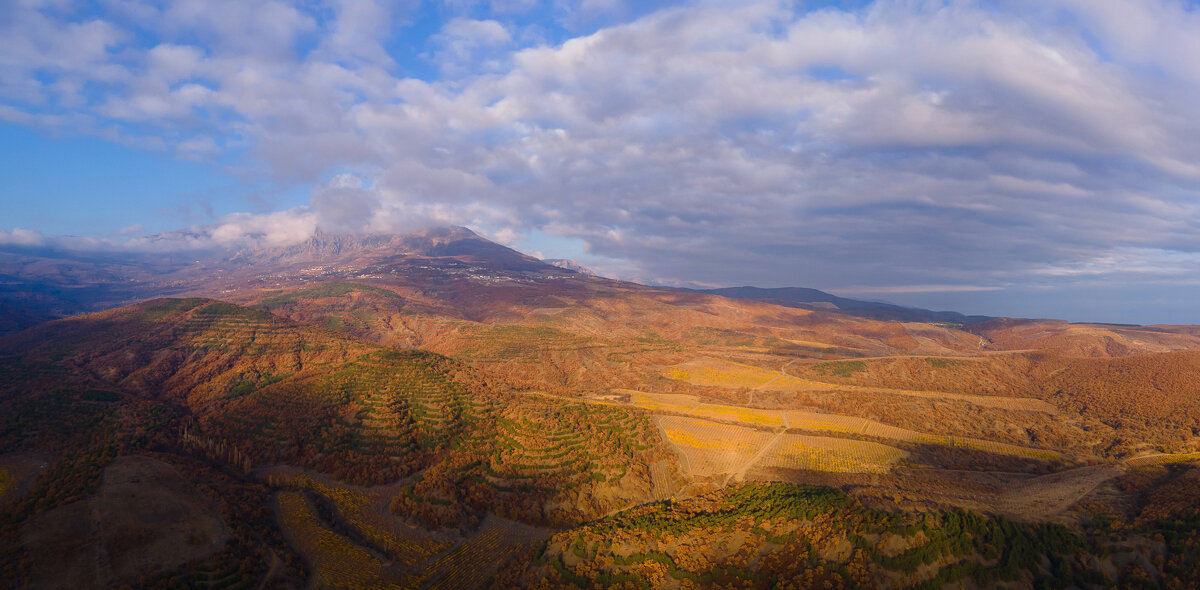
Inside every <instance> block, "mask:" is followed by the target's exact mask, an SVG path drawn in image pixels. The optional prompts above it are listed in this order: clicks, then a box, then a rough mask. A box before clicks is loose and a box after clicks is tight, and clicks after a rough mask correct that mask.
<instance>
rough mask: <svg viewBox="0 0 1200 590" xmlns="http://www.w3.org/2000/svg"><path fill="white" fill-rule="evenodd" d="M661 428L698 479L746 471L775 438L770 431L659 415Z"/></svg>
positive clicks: (683, 461)
mask: <svg viewBox="0 0 1200 590" xmlns="http://www.w3.org/2000/svg"><path fill="white" fill-rule="evenodd" d="M656 420H657V422H658V425H659V428H661V429H662V431H663V434H664V435H665V436H666V438H667V440H668V441H670V442H671V444H672V445H674V446H675V449H676V450H677V451H678V452H679V456H680V461H679V462H680V464H681V465H682V466H683V468H684V470H685V472H687V473H688V474H690V475H692V476H694V477H710V476H719V475H725V474H730V473H734V472H737V471H739V470H742V469H743V468H744V467H745V466H746V464H747V463H748V462H749V461H750V460H751V459H752V458H753V457H754V455H755V454H756V453H758V452H759V451H760V450H762V448H763V447H764V446H766V445H767V444H768V443H770V442H771V441H772V439H773V438H774V437H775V435H774V434H772V433H770V432H764V431H761V430H755V429H753V428H746V427H744V426H731V425H727V424H719V423H716V422H709V421H707V420H696V419H690V418H681V417H678V416H659V417H657V418H656Z"/></svg>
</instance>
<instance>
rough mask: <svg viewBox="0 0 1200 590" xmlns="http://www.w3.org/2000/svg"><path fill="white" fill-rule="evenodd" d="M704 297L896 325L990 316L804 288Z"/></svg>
mask: <svg viewBox="0 0 1200 590" xmlns="http://www.w3.org/2000/svg"><path fill="white" fill-rule="evenodd" d="M697 292H700V293H711V294H713V295H720V296H722V297H732V298H735V299H758V300H762V301H772V302H776V303H780V304H782V305H791V306H796V307H802V308H804V309H822V310H836V311H839V312H841V313H845V314H849V315H853V316H858V317H864V318H871V319H876V320H885V321H892V322H944V323H953V324H962V325H971V324H976V323H979V322H985V321H987V320H990V319H992V318H990V317H988V316H978V315H976V316H968V315H963V314H961V313H957V312H953V311H930V310H927V309H920V308H916V307H904V306H900V305H894V304H891V303H883V302H878V301H862V300H859V299H847V298H845V297H838V296H837V295H832V294H830V293H826V292H824V291H818V290H816V289H807V288H804V287H777V288H769V289H767V288H761V287H749V286H747V287H723V288H719V289H701V290H697Z"/></svg>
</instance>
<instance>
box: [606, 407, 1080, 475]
mask: <svg viewBox="0 0 1200 590" xmlns="http://www.w3.org/2000/svg"><path fill="white" fill-rule="evenodd" d="M614 391H615V392H617V393H622V394H626V395H628V396H629V403H630V404H632V405H635V406H637V407H639V408H643V409H645V410H649V411H654V412H663V413H669V414H684V415H688V416H695V417H697V418H705V419H708V420H714V421H720V422H736V423H739V424H745V425H747V426H751V427H756V428H778V427H780V426H784V427H787V428H789V429H797V430H806V431H813V432H830V433H836V434H841V435H846V436H862V437H872V438H876V439H886V440H894V441H900V442H907V443H912V444H919V445H935V446H941V447H950V448H955V449H968V450H975V451H983V452H986V453H993V454H997V455H1005V456H1012V457H1022V458H1027V459H1037V460H1042V461H1056V460H1060V459H1062V455H1061V454H1060V453H1058V452H1056V451H1052V450H1046V449H1036V448H1031V447H1023V446H1019V445H1013V444H1008V443H1002V442H995V441H989V440H984V439H978V438H970V437H960V436H946V435H935V434H925V433H920V432H916V431H913V430H908V429H905V428H900V427H897V426H891V425H888V424H883V423H881V422H877V421H874V420H868V419H866V418H859V417H855V416H844V415H840V414H828V413H819V412H811V411H807V410H765V409H760V408H748V407H743V406H731V405H724V404H711V403H704V402H702V401H700V398H698V397H696V396H691V395H683V394H655V393H645V392H640V391H633V390H624V389H618V390H614ZM673 440H674V439H673Z"/></svg>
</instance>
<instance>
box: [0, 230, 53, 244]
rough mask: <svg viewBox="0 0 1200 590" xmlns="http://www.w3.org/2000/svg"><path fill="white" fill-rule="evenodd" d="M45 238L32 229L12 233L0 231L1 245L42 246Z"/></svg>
mask: <svg viewBox="0 0 1200 590" xmlns="http://www.w3.org/2000/svg"><path fill="white" fill-rule="evenodd" d="M44 243H45V238H44V237H42V234H41V232H39V231H37V230H32V229H21V228H19V227H18V228H16V229H13V230H12V231H7V232H6V231H4V230H0V244H3V245H12V246H41V245H42V244H44Z"/></svg>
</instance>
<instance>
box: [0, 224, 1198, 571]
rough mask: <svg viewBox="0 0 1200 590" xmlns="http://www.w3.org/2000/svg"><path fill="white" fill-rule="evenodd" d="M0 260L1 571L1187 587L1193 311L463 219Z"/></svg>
mask: <svg viewBox="0 0 1200 590" xmlns="http://www.w3.org/2000/svg"><path fill="white" fill-rule="evenodd" d="M57 256H65V255H63V254H61V253H60V254H57ZM18 258H20V257H19V256H18V255H17V254H11V253H10V254H9V258H8V259H6V260H8V262H7V264H9V265H10V267H8V268H9V270H8V271H6V272H9V273H12V274H11V276H18V277H19V281H11V282H9V283H8V284H7V287H6V288H7V289H8V290H7V291H5V293H6V295H5V298H4V299H3V302H4V303H3V304H4V305H5V306H19V305H22V302H26V303H28V302H31V301H32V302H33V303H32V304H29V305H26V306H25V307H24V308H23V309H26V312H25V313H24V315H20V316H11V317H13V318H16V319H21V318H25V319H28V322H27V323H29V324H30V325H28V326H25V325H22V326H20V328H23V329H20V330H16V329H14V330H11V331H10V332H11V333H10V334H9V335H7V336H5V337H3V338H0V409H2V410H3V411H2V412H0V512H3V521H2V525H0V572H3V578H4V579H5V580H13V581H15V582H16V583H15V584H13V585H14V587H72V586H78V585H80V584H83V585H84V586H86V583H83V582H80V580H85V579H95V580H102V581H103V583H102V584H100V586H110V585H111V586H121V585H129V586H134V587H168V588H174V587H199V588H299V587H328V588H394V587H398V588H508V587H518V586H519V587H545V588H560V587H562V588H574V587H578V588H592V587H619V588H638V587H641V588H658V587H665V588H695V587H705V588H707V587H715V588H746V587H748V588H772V587H796V588H809V587H829V588H843V587H844V588H855V587H857V588H874V587H883V588H908V587H923V588H935V587H942V586H944V585H946V584H957V585H958V586H957V587H968V588H991V587H1025V586H1038V587H1053V588H1069V587H1079V588H1093V587H1095V588H1101V587H1104V588H1106V587H1111V586H1114V585H1116V586H1118V587H1136V584H1138V583H1140V582H1137V580H1148V581H1149V582H1148V583H1151V584H1157V585H1160V586H1162V587H1170V588H1185V587H1188V585H1189V584H1191V583H1193V582H1195V581H1196V578H1195V575H1196V572H1197V568H1196V567H1195V565H1196V563H1197V559H1200V544H1198V543H1197V542H1196V539H1197V536H1196V535H1197V534H1198V531H1200V527H1197V518H1198V517H1197V514H1196V511H1195V506H1197V505H1200V497H1197V493H1200V492H1197V490H1200V486H1194V485H1192V484H1194V483H1195V481H1197V480H1196V478H1197V477H1200V475H1198V474H1200V401H1198V400H1200V398H1197V396H1196V395H1195V391H1196V387H1197V384H1200V330H1197V329H1195V328H1193V327H1187V326H1151V327H1127V326H1102V325H1080V324H1066V323H1065V322H1055V321H1049V320H1037V321H1033V320H1007V319H995V318H982V317H974V318H965V317H958V316H946V315H938V316H928V315H922V313H924V312H922V311H921V310H916V311H911V310H910V311H905V310H906V309H907V308H898V307H896V308H893V307H895V306H893V307H887V308H881V307H879V306H874V307H871V306H856V305H853V304H851V303H847V301H850V300H833V301H826V302H824V303H823V305H828V306H833V307H832V308H829V307H823V306H816V307H813V306H808V307H805V306H800V305H799V304H797V303H796V302H794V301H793V302H788V301H778V300H771V299H769V298H768V299H751V298H727V297H724V296H722V295H718V294H711V293H700V292H691V291H683V290H675V289H668V288H661V287H649V286H644V285H637V284H632V283H625V282H620V281H614V280H610V279H604V278H602V277H596V276H592V275H587V274H580V273H576V272H574V271H571V270H569V269H563V268H558V267H554V266H550V265H547V264H543V263H541V262H540V261H537V260H536V259H533V258H530V257H528V256H524V255H522V254H519V253H517V252H515V251H512V250H509V249H507V248H504V247H502V246H499V245H496V244H493V243H491V242H488V241H486V240H484V239H482V238H479V237H478V236H475V235H474V234H471V233H470V232H469V231H467V230H465V229H461V228H449V229H444V230H435V231H430V232H426V233H424V234H415V235H411V236H377V237H371V238H366V239H359V240H352V239H350V238H345V237H335V236H324V237H320V238H314V239H313V240H312V241H310V242H309V243H308V244H306V245H302V246H297V247H290V248H284V249H278V250H272V251H266V250H264V251H251V252H238V253H233V254H228V253H226V254H223V255H222V257H214V258H205V259H203V261H201V262H191V263H185V262H182V261H178V260H159V261H153V265H156V266H154V268H156V269H159V270H161V271H162V273H163V274H161V275H156V276H157V277H158V278H155V279H152V280H150V279H145V280H143V279H141V278H138V275H135V274H130V273H133V271H132V270H129V269H130V268H135V266H134V265H132V263H125V264H123V265H118V266H117V267H113V268H107V267H106V266H105V265H106V264H109V263H107V262H104V261H95V260H92V261H84V262H78V263H77V264H75V265H74V266H64V264H61V263H60V264H57V265H51V267H52V268H55V269H58V270H56V271H55V272H56V274H53V275H47V274H44V273H43V274H41V275H37V276H35V275H33V274H30V273H32V272H33V270H31V269H44V268H46V267H47V265H48V264H49V263H48V262H46V260H47V258H46V255H45V253H41V254H39V256H37V257H33V258H35V260H33V261H30V260H27V259H25V258H20V263H19V264H18V263H17V262H14V261H15V260H17V259H18ZM27 258H28V257H27ZM144 264H151V263H150V262H144ZM63 268H71V269H72V271H71V272H70V273H68V272H66V271H65V270H62V269H63ZM13 269H16V270H13ZM101 270H103V271H104V272H100V271H101ZM39 272H40V271H39ZM20 273H25V274H20ZM105 273H107V274H105ZM122 273H124V274H122ZM84 275H86V278H87V280H86V281H84V280H83V278H82V277H84ZM64 276H66V277H69V280H70V281H72V282H73V284H76V285H83V284H84V283H88V284H90V286H77V287H75V288H76V289H78V290H76V291H71V297H72V299H70V300H68V299H65V298H61V297H60V298H58V299H54V298H53V297H50V296H46V297H41V298H39V297H34V296H33V295H31V293H34V292H40V293H43V294H46V293H50V294H53V293H57V292H59V291H62V290H63V289H66V287H65V286H64V284H65V283H63V282H62V281H63V280H65V279H62V278H61V277H64ZM104 276H109V277H110V278H109V279H104ZM111 277H117V278H115V279H113V278H111ZM163 277H165V278H163ZM38 281H42V282H43V283H47V282H48V283H47V284H48V286H46V285H41V283H39V282H38ZM54 281H58V282H54ZM105 281H118V282H120V283H121V284H122V285H124V286H123V287H122V289H124V290H125V291H124V293H125V295H122V296H121V297H126V296H127V297H128V298H131V299H133V300H135V301H133V302H128V301H125V300H123V299H122V300H117V299H112V298H111V297H110V296H111V295H112V293H114V291H113V289H114V287H111V286H108V283H106V282H105ZM18 285H25V286H26V287H27V288H26V290H25V291H22V292H21V293H18V294H17V295H13V294H14V293H17V292H18V291H20V289H18ZM39 285H41V286H39ZM35 287H36V288H35ZM52 287H53V288H52ZM56 289H58V291H56ZM64 292H65V291H64ZM89 293H90V294H89ZM737 295H738V296H742V295H746V292H740V293H738V294H737ZM810 295H811V294H810ZM806 296H808V295H806ZM118 299H120V298H118ZM50 303H53V305H51V304H50ZM839 303H840V304H841V305H844V306H846V307H847V309H845V310H841V309H839V308H838V307H837V305H838V304H839ZM805 305H807V304H805ZM89 308H95V309H89ZM81 312H87V313H81ZM843 312H844V313H843ZM929 313H932V312H929ZM53 315H59V316H64V317H61V318H60V319H54V320H51V321H40V320H42V319H48V318H49V317H50V316H53ZM35 318H36V321H35ZM956 319H957V320H959V321H957V322H956V321H955V320H956ZM14 321H15V320H14ZM21 321H22V322H24V321H25V320H21ZM135 480H136V481H135ZM167 514H170V516H167ZM168 521H169V522H173V523H175V524H173V525H171V526H165V523H167V522H168ZM98 523H99V524H98ZM146 531H153V532H146ZM189 531H191V532H190V533H189ZM175 546H179V547H181V548H182V547H186V550H183V549H181V550H179V551H176V552H173V553H171V555H170V556H166V553H164V549H163V547H175ZM63 551H72V552H76V554H77V555H78V556H79V557H78V559H77V560H76V561H72V564H71V565H70V567H64V568H57V569H56V568H53V567H51V566H49V565H48V562H47V561H46V560H45V557H44V556H46V555H53V554H55V553H56V552H63ZM1006 585H1008V586H1006Z"/></svg>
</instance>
